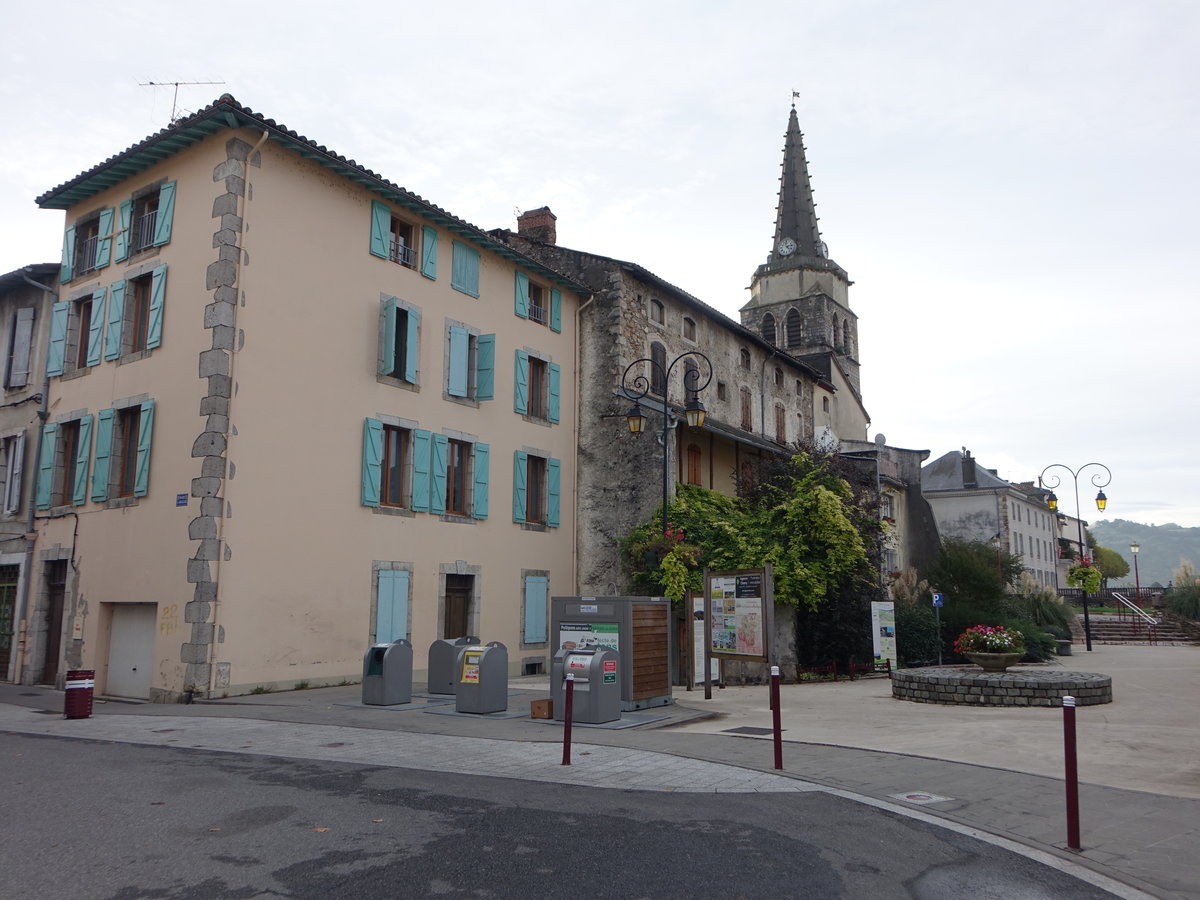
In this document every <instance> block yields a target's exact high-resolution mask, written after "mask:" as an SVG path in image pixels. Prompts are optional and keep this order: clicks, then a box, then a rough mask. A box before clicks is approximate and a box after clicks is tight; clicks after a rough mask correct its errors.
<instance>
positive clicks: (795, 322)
mask: <svg viewBox="0 0 1200 900" xmlns="http://www.w3.org/2000/svg"><path fill="white" fill-rule="evenodd" d="M783 331H784V339H785V340H786V341H787V345H788V347H799V346H800V345H801V344H803V343H804V323H803V322H802V321H801V320H800V313H799V312H797V311H796V310H794V309H789V310H788V314H787V318H785V319H784V320H783Z"/></svg>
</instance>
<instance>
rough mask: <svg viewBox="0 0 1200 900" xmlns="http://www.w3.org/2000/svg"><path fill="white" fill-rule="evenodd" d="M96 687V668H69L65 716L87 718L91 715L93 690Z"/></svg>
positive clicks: (64, 700) (64, 698)
mask: <svg viewBox="0 0 1200 900" xmlns="http://www.w3.org/2000/svg"><path fill="white" fill-rule="evenodd" d="M95 688H96V670H95V669H68V670H67V693H66V695H65V696H64V697H63V718H64V719H86V718H87V717H88V716H90V715H91V714H92V692H93V691H94V690H95Z"/></svg>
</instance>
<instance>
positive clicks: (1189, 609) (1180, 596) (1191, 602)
mask: <svg viewBox="0 0 1200 900" xmlns="http://www.w3.org/2000/svg"><path fill="white" fill-rule="evenodd" d="M1163 603H1164V604H1165V605H1166V607H1167V609H1168V610H1169V611H1170V612H1173V613H1175V615H1177V616H1182V617H1183V618H1185V619H1191V620H1192V621H1193V622H1200V586H1198V585H1194V584H1187V585H1184V586H1183V587H1173V588H1171V590H1169V591H1167V593H1166V595H1165V596H1164V597H1163Z"/></svg>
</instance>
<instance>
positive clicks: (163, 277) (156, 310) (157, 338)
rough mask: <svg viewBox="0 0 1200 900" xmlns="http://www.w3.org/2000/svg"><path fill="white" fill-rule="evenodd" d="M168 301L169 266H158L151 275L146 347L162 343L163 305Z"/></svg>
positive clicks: (149, 348) (153, 346) (151, 347)
mask: <svg viewBox="0 0 1200 900" xmlns="http://www.w3.org/2000/svg"><path fill="white" fill-rule="evenodd" d="M166 301H167V267H166V266H158V267H157V268H155V270H154V274H153V275H152V276H151V277H150V321H149V324H148V325H147V326H146V349H147V350H153V349H154V348H155V347H157V346H159V345H161V344H162V326H163V306H164V304H165V303H166Z"/></svg>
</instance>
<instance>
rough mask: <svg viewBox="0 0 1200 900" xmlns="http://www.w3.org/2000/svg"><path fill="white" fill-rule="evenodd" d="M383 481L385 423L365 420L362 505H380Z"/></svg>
mask: <svg viewBox="0 0 1200 900" xmlns="http://www.w3.org/2000/svg"><path fill="white" fill-rule="evenodd" d="M382 481H383V423H382V422H380V421H379V420H378V419H364V420H363V452H362V505H363V506H378V505H379V485H380V484H381V483H382Z"/></svg>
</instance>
